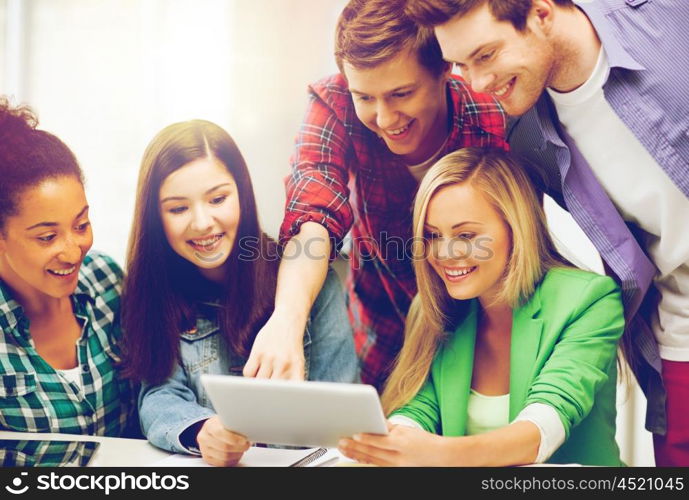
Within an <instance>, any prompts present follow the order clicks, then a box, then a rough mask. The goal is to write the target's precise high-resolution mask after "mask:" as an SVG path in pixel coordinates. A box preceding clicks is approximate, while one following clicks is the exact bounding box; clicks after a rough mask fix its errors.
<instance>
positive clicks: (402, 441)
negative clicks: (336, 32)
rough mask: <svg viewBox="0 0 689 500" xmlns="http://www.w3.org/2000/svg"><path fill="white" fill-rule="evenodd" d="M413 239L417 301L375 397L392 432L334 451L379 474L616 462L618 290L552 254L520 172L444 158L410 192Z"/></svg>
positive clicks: (491, 154)
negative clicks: (405, 469)
mask: <svg viewBox="0 0 689 500" xmlns="http://www.w3.org/2000/svg"><path fill="white" fill-rule="evenodd" d="M414 236H415V241H416V243H415V246H416V248H415V251H414V257H415V261H414V269H415V271H416V279H417V283H418V287H419V294H418V295H417V297H416V298H415V299H414V301H413V302H412V305H411V308H410V311H409V315H408V317H407V325H406V331H405V338H404V345H403V347H402V350H401V352H400V355H399V357H398V358H397V360H396V363H395V367H394V369H393V371H392V374H391V375H390V378H389V380H388V383H387V386H386V387H385V392H384V393H383V396H382V401H383V406H384V407H385V409H386V411H387V412H389V413H391V414H392V417H391V419H390V420H391V421H390V433H389V434H388V435H387V436H375V435H361V436H356V438H355V439H346V440H343V441H342V443H341V449H342V451H343V453H345V454H346V455H347V456H349V457H351V458H354V459H357V460H360V461H364V462H371V463H375V464H378V465H417V466H419V465H422V466H501V465H519V464H526V463H532V462H538V463H540V462H544V461H549V462H552V463H572V462H573V463H580V464H586V465H608V466H615V465H620V464H621V462H620V457H619V450H618V448H617V444H616V442H615V381H616V377H617V371H616V365H615V353H616V348H617V341H618V340H619V338H620V336H621V335H622V331H623V329H624V316H623V308H622V302H621V298H620V291H619V288H618V287H617V285H616V284H615V283H614V281H613V280H612V279H611V278H609V277H606V276H599V275H596V274H593V273H588V272H584V271H580V270H578V269H574V268H573V267H571V266H569V265H568V263H567V262H566V261H565V260H564V259H562V258H561V257H560V256H559V255H558V253H557V251H556V250H555V247H554V245H553V243H552V241H551V240H550V237H549V235H548V231H547V226H546V223H545V216H544V214H543V210H542V208H541V206H540V204H539V200H538V197H537V194H536V190H535V189H534V188H533V186H532V185H531V183H530V182H529V178H528V176H527V175H526V173H525V171H524V169H523V168H522V166H521V165H520V164H519V163H518V161H517V160H516V159H515V158H514V157H512V156H510V154H509V153H506V152H504V151H500V150H483V149H478V148H465V149H462V150H459V151H456V152H454V153H451V154H449V155H447V156H445V157H444V158H442V159H441V160H440V161H438V162H437V163H436V164H435V165H434V166H433V167H431V169H430V170H429V171H428V173H427V174H426V176H425V177H424V179H423V181H422V182H421V185H420V187H419V192H418V194H417V197H416V201H415V204H414ZM591 443H596V446H591V445H590V444H591Z"/></svg>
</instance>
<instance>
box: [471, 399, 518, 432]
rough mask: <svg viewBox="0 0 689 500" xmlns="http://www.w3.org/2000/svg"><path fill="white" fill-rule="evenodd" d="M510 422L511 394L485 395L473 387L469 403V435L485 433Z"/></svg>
mask: <svg viewBox="0 0 689 500" xmlns="http://www.w3.org/2000/svg"><path fill="white" fill-rule="evenodd" d="M509 423H510V395H509V394H502V395H500V396H485V395H483V394H481V393H480V392H477V391H475V390H474V389H471V392H470V393H469V402H468V404H467V428H466V433H467V435H468V436H473V435H475V434H483V433H484V432H488V431H494V430H495V429H499V428H500V427H505V426H506V425H507V424H509Z"/></svg>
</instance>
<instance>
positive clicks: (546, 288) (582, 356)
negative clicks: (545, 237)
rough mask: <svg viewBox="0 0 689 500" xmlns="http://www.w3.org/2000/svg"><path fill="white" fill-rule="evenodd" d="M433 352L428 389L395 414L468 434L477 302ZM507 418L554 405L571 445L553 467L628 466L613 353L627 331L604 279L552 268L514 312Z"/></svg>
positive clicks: (615, 293) (615, 292)
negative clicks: (622, 451)
mask: <svg viewBox="0 0 689 500" xmlns="http://www.w3.org/2000/svg"><path fill="white" fill-rule="evenodd" d="M465 310H467V311H468V312H467V313H466V315H465V318H464V319H463V320H461V319H460V321H461V322H460V324H459V326H458V327H457V329H456V330H455V332H454V333H449V334H448V336H447V338H446V341H445V342H444V344H443V345H441V346H440V348H439V350H438V353H437V354H436V357H435V359H434V360H433V364H432V366H431V371H430V374H429V377H428V380H427V381H426V383H425V385H424V386H423V387H422V389H421V390H420V391H419V393H418V394H417V395H416V396H415V397H414V398H413V399H412V400H411V401H410V402H409V403H408V404H407V405H405V406H404V407H402V408H400V409H399V410H397V411H396V412H395V414H398V415H404V416H407V417H410V418H412V419H413V420H415V421H416V422H418V423H419V424H421V425H422V426H423V427H424V428H425V429H426V430H427V431H429V432H434V433H436V434H442V435H444V436H463V435H465V434H466V420H467V403H468V399H469V391H470V388H471V377H472V370H473V359H474V344H475V341H476V317H477V310H478V306H477V300H476V299H474V300H472V301H471V303H470V304H469V307H468V308H467V309H465ZM513 318H514V319H513V323H512V344H511V348H510V421H512V420H513V419H514V418H515V417H516V416H517V415H518V414H519V412H520V411H521V410H522V409H524V408H525V407H526V406H528V405H529V404H532V403H545V404H547V405H550V406H551V407H552V408H554V409H555V410H556V411H557V413H558V415H559V416H560V419H561V420H562V424H563V425H564V428H565V433H566V440H565V442H564V444H563V445H562V446H560V448H559V449H558V450H557V451H556V452H555V453H554V454H553V455H552V456H551V458H550V460H548V462H550V463H580V464H584V465H611V466H617V465H624V464H623V463H622V462H621V461H620V456H619V449H618V447H617V443H616V442H615V417H616V410H615V401H616V388H615V384H616V379H617V368H616V349H617V343H618V340H619V338H620V336H621V335H622V331H623V330H624V313H623V308H622V299H621V296H620V291H619V288H618V287H617V285H616V284H615V282H614V281H613V280H612V279H611V278H609V277H607V276H600V275H597V274H593V273H589V272H585V271H580V270H577V269H566V268H556V269H551V270H550V271H549V272H548V273H547V274H546V276H545V277H544V278H543V280H542V281H541V283H540V284H539V285H538V287H537V288H536V290H535V292H534V294H533V296H532V297H531V298H530V299H529V301H528V302H526V303H525V304H524V305H523V306H521V307H519V308H517V309H515V310H514V313H513Z"/></svg>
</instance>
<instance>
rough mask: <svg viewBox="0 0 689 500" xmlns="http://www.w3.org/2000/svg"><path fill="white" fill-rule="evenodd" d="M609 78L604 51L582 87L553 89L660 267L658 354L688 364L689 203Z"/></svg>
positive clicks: (580, 143) (576, 136)
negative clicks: (618, 104)
mask: <svg viewBox="0 0 689 500" xmlns="http://www.w3.org/2000/svg"><path fill="white" fill-rule="evenodd" d="M609 73H610V66H609V65H608V62H607V58H606V55H605V51H604V50H603V49H602V48H601V51H600V54H599V56H598V61H597V63H596V67H595V69H594V71H593V73H592V74H591V76H590V78H589V79H588V80H587V81H586V82H585V83H584V84H583V85H582V86H581V87H579V88H578V89H576V90H574V91H572V92H567V93H559V92H555V91H553V90H551V89H548V93H549V94H550V97H552V99H553V102H554V103H555V108H556V109H557V114H558V117H559V119H560V122H561V124H562V126H563V127H564V128H565V129H566V131H567V132H568V133H569V135H570V136H571V137H572V139H573V140H574V142H575V143H576V145H577V148H578V149H579V150H580V151H581V153H582V155H583V156H584V158H586V160H587V161H588V163H589V164H590V165H591V169H592V170H593V173H594V174H595V176H596V177H597V178H598V181H599V182H600V183H601V185H602V187H603V189H604V190H605V191H606V193H607V194H608V196H609V197H610V199H611V200H612V202H613V203H614V204H615V206H616V207H617V209H618V210H619V212H620V214H621V215H622V217H623V218H624V219H625V220H626V221H630V222H634V223H635V224H637V225H638V226H639V227H641V229H643V230H644V231H646V232H647V233H648V234H649V237H648V238H647V239H646V241H644V242H642V243H641V244H642V245H643V246H644V247H645V250H646V252H647V254H648V255H649V256H650V258H651V259H652V260H653V262H654V263H655V265H656V267H657V268H658V274H657V275H656V278H655V286H656V287H657V289H658V291H659V292H660V296H661V299H660V303H659V305H658V312H657V315H656V316H655V317H654V318H653V320H652V321H653V330H654V333H655V336H656V338H657V340H658V344H659V347H660V356H661V357H662V358H663V359H668V360H673V361H689V231H687V230H686V226H687V215H688V214H689V199H687V197H686V196H684V194H683V193H682V192H681V191H680V190H679V189H678V188H677V186H675V184H674V183H673V182H672V180H671V179H670V178H669V177H668V176H667V175H666V174H665V173H664V172H663V170H662V169H661V167H660V166H659V165H658V164H657V163H656V161H655V160H654V159H653V157H652V156H651V155H650V154H649V153H648V151H646V149H645V148H644V147H643V145H642V144H641V143H640V142H639V141H638V140H637V138H636V137H635V136H634V134H633V133H632V132H631V131H630V130H629V129H628V128H627V126H626V125H625V124H624V123H623V122H622V120H621V119H620V118H619V117H618V116H617V114H616V113H615V112H614V110H613V109H612V107H611V106H610V104H608V102H607V101H606V100H605V95H604V92H603V84H604V83H605V82H606V80H607V78H608V74H609Z"/></svg>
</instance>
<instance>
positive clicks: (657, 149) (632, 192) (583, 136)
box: [407, 0, 689, 466]
mask: <svg viewBox="0 0 689 500" xmlns="http://www.w3.org/2000/svg"><path fill="white" fill-rule="evenodd" d="M407 13H408V14H409V15H410V16H411V17H412V18H413V19H415V20H416V21H417V22H419V23H420V24H421V25H424V26H429V27H430V26H433V27H435V33H436V36H437V37H438V41H439V42H440V45H441V47H442V51H443V55H444V57H445V59H446V60H448V61H452V62H454V63H456V64H457V65H458V66H459V67H460V68H461V70H462V74H463V76H464V77H465V78H466V80H467V81H468V82H469V83H470V84H471V86H472V88H473V89H474V90H475V91H477V92H486V93H489V94H492V95H493V96H495V97H496V98H497V99H498V100H499V102H500V103H501V104H502V106H503V108H504V109H505V111H506V112H507V113H508V114H510V115H513V116H520V118H519V119H518V120H517V121H516V122H515V123H514V124H513V127H512V128H511V130H510V132H509V142H510V146H511V147H512V150H513V151H515V152H517V153H520V154H522V155H523V156H525V157H526V158H528V159H529V160H530V161H531V162H532V163H533V164H534V165H536V166H538V167H540V168H541V169H542V171H543V172H542V173H543V174H545V177H546V181H545V182H546V186H547V187H548V190H549V192H550V194H551V195H552V196H553V197H554V198H555V199H556V200H557V201H558V202H560V204H563V205H564V206H566V207H567V209H568V210H569V211H570V213H571V214H572V216H573V217H574V219H575V220H576V221H577V222H578V224H579V225H580V226H581V227H582V229H583V230H584V231H585V232H586V234H587V235H588V237H589V238H590V239H591V241H592V242H593V243H594V244H595V246H596V248H597V249H598V251H599V252H600V254H601V256H602V258H603V260H604V261H605V263H606V265H607V266H608V268H609V269H610V270H611V271H612V272H614V274H616V275H617V277H618V279H619V280H620V281H621V283H622V287H623V292H624V299H625V306H626V316H627V319H628V321H629V324H628V330H627V334H626V335H625V337H626V341H625V342H626V345H625V346H624V347H625V354H626V355H627V359H628V360H629V362H630V364H631V366H632V368H633V369H634V372H635V374H636V376H637V379H638V381H639V383H640V385H641V387H642V388H643V390H644V392H645V394H646V396H647V399H648V414H647V419H646V427H647V428H648V429H649V430H650V431H651V432H653V433H654V445H655V455H656V464H657V465H682V466H687V465H689V419H688V418H687V417H686V415H687V413H689V231H687V222H688V221H689V120H688V119H687V117H688V116H689V91H688V89H689V86H687V77H688V76H689V62H688V59H687V54H688V53H689V36H687V34H686V22H687V20H689V2H683V1H677V0H654V1H647V0H596V1H595V2H592V3H588V2H587V3H584V2H572V1H571V0H510V1H506V0H500V1H498V0H409V2H408V5H407ZM661 373H662V381H661V375H660V374H661ZM663 385H664V387H663Z"/></svg>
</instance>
